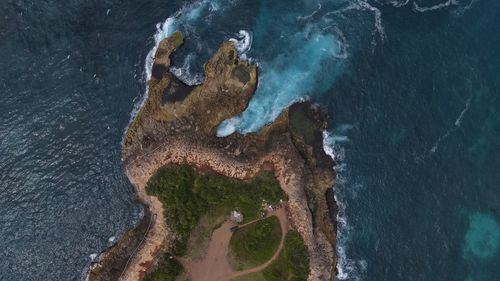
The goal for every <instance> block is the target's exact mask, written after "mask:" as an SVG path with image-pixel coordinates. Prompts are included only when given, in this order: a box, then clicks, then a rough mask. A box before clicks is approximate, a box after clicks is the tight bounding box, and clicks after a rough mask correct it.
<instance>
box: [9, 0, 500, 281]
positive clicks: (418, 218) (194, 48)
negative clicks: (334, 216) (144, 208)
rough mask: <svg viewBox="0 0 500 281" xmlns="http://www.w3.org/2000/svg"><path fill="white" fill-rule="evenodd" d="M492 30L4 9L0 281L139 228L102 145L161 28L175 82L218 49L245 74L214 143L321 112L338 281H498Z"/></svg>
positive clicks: (362, 11)
mask: <svg viewBox="0 0 500 281" xmlns="http://www.w3.org/2000/svg"><path fill="white" fill-rule="evenodd" d="M139 2H140V3H139ZM499 19H500V4H499V3H497V2H496V1H494V0H490V1H488V0H476V1H469V0H462V1H444V0H429V1H423V0H422V1H420V0H409V1H407V0H399V1H397V0H395V1H382V0H380V1H368V2H365V1H357V0H349V1H347V0H345V1H340V0H329V1H326V0H323V1H276V0H275V1H266V0H260V1H255V0H252V1H250V0H246V1H245V0H239V1H237V0H219V1H208V0H204V1H203V0H202V1H131V0H129V1H81V0H79V1H76V0H75V1H65V2H62V1H59V2H56V1H36V2H31V1H9V2H7V3H5V4H4V5H2V6H1V7H0V40H1V41H0V42H2V43H1V44H0V55H1V56H0V57H1V59H0V67H1V68H0V69H1V70H0V159H2V161H0V172H1V173H0V178H1V181H0V237H1V238H2V239H0V249H2V254H3V255H2V261H1V262H0V280H78V279H80V278H81V276H82V272H83V271H84V269H85V267H86V266H87V265H88V262H89V261H90V258H89V255H91V254H93V253H98V252H99V251H100V250H102V249H103V248H105V247H106V245H108V243H109V242H108V240H109V239H110V238H111V237H112V236H119V235H120V233H122V232H123V231H125V230H126V229H127V228H129V227H130V226H132V225H133V224H134V223H135V222H137V220H138V219H139V218H140V216H141V209H140V208H139V207H138V206H137V205H135V204H134V203H133V201H132V199H131V196H132V195H133V192H132V187H131V186H130V184H129V183H128V181H127V180H126V178H125V177H124V175H123V172H122V170H121V160H120V141H121V138H122V135H123V130H124V129H125V127H126V126H127V124H128V122H129V120H130V114H131V112H133V110H134V108H137V106H138V105H139V104H140V100H141V99H142V98H143V97H144V88H145V83H144V81H145V77H147V76H148V75H149V71H148V70H149V66H150V63H151V59H152V58H151V50H152V49H153V50H154V45H155V41H156V42H157V41H158V40H161V38H164V37H165V36H167V35H168V34H170V33H171V32H173V31H174V30H176V29H180V30H182V31H183V32H184V33H185V35H186V43H185V45H184V46H183V47H182V48H181V49H180V50H179V51H178V52H177V53H176V54H175V55H174V58H173V59H174V64H175V68H173V69H172V72H174V73H175V74H176V75H178V76H179V77H180V78H181V79H183V80H184V81H185V82H187V83H191V84H196V83H199V82H200V81H202V80H203V75H202V71H201V69H202V65H203V62H204V61H205V60H206V59H207V58H208V57H210V55H211V54H213V52H214V51H215V50H216V49H217V47H218V46H219V44H220V43H221V42H222V40H228V39H231V38H233V39H234V40H235V41H236V42H237V45H238V48H239V50H240V54H241V55H242V56H245V57H247V58H248V59H250V60H252V61H253V62H255V63H258V64H259V66H260V76H259V86H258V89H257V92H256V94H255V97H254V99H253V100H252V101H251V103H250V106H249V108H248V109H247V110H246V111H245V112H244V113H243V114H241V115H239V116H237V117H235V118H232V119H230V120H227V121H226V122H224V123H223V124H222V126H221V127H220V128H219V134H220V135H226V134H229V133H231V132H233V131H235V130H238V131H241V132H248V131H255V130H258V129H259V128H260V127H261V126H262V125H264V124H265V123H266V122H270V121H272V120H273V118H275V117H276V116H277V114H279V112H280V111H281V110H282V109H283V108H284V107H286V106H287V105H288V104H290V103H292V102H294V101H297V100H301V99H311V100H313V101H315V102H319V103H321V104H322V105H323V106H324V107H325V109H327V110H328V111H329V112H330V116H331V126H330V130H329V133H328V138H327V142H326V148H328V149H330V150H331V151H332V152H333V154H332V155H333V157H335V159H336V160H337V162H338V166H337V172H338V175H339V179H338V184H337V195H336V196H337V199H338V200H339V202H340V205H341V206H340V207H341V212H340V216H339V223H340V225H339V243H338V247H337V252H338V253H339V255H340V264H339V270H340V275H339V277H338V279H340V280H467V281H472V280H474V281H481V280H488V281H489V280H498V276H500V266H498V265H499V264H500V226H499V223H500V195H499V194H500V172H499V171H500V152H499V151H500V142H499V140H500V84H499V82H498V79H497V77H498V76H499V73H500V54H498V50H499V46H500V24H498V20H499ZM157 23H159V25H158V26H156V24H157ZM148 54H150V55H149V56H148Z"/></svg>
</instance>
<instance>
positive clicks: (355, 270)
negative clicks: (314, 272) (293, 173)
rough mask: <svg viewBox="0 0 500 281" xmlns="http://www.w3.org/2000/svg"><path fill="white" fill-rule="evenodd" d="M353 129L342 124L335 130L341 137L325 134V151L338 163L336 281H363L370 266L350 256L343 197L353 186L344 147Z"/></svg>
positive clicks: (330, 133)
mask: <svg viewBox="0 0 500 281" xmlns="http://www.w3.org/2000/svg"><path fill="white" fill-rule="evenodd" d="M352 128H353V126H352V125H351V124H341V125H339V126H337V127H336V128H335V132H336V133H340V134H341V135H339V134H334V133H333V132H329V131H324V132H323V149H324V150H325V152H326V153H327V154H328V155H329V156H330V157H331V158H332V159H333V160H334V161H335V162H336V163H335V172H336V173H337V180H336V186H335V190H336V191H335V201H336V203H337V207H338V213H337V217H336V220H337V244H336V252H337V257H338V262H337V271H338V274H337V277H336V280H361V273H363V272H365V271H366V269H367V266H368V263H367V261H366V260H364V259H361V260H359V261H357V260H353V259H351V258H349V256H348V242H349V241H350V240H349V239H350V232H351V230H352V229H351V226H350V225H349V224H348V218H347V216H346V207H347V203H346V202H345V200H343V196H345V195H344V193H345V191H346V190H348V189H349V190H350V192H352V190H351V189H352V187H351V185H352V184H349V187H347V186H346V185H347V184H348V180H347V173H348V171H347V164H346V158H345V149H344V147H343V145H345V143H346V142H347V141H348V140H349V138H348V137H347V135H345V134H346V133H348V131H349V130H351V129H352ZM342 190H344V191H342Z"/></svg>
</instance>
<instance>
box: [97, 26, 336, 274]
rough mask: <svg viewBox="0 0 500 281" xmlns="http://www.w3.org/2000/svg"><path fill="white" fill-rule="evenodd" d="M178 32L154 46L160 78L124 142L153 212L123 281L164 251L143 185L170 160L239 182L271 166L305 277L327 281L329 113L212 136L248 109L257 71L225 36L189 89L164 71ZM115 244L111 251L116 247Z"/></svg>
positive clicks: (158, 208)
mask: <svg viewBox="0 0 500 281" xmlns="http://www.w3.org/2000/svg"><path fill="white" fill-rule="evenodd" d="M178 38H179V37H178V35H176V36H175V37H174V39H175V40H173V39H172V37H171V38H170V39H169V38H167V39H165V40H163V41H162V42H161V43H160V46H159V47H158V50H157V53H156V58H155V63H154V66H153V69H156V71H154V72H155V73H156V75H153V77H152V78H151V80H150V81H149V82H148V87H149V96H148V98H147V100H146V101H145V103H144V105H143V107H142V108H141V109H140V111H139V113H138V114H137V116H136V117H135V118H134V120H133V122H132V124H131V125H130V127H129V130H128V131H127V134H126V136H125V139H124V145H123V159H124V169H125V173H126V174H127V176H128V178H129V180H130V181H131V183H132V184H133V186H134V187H135V191H136V194H137V198H138V199H139V201H140V202H142V203H143V204H145V205H146V206H147V208H148V210H149V211H150V212H151V214H152V216H151V227H150V230H149V232H148V233H147V235H146V238H145V239H144V242H143V243H142V244H141V246H140V247H139V249H138V250H137V252H136V253H135V254H134V255H133V257H132V259H131V261H130V263H129V264H128V266H127V268H125V270H124V274H123V275H122V277H121V278H120V280H134V281H135V280H141V279H142V278H143V276H144V275H145V274H146V272H147V271H148V270H150V268H151V266H152V265H154V263H155V262H156V260H157V257H158V256H159V255H160V254H161V253H162V252H163V251H166V250H167V249H168V247H169V237H170V236H171V235H174V234H173V233H171V232H170V231H169V228H168V226H167V225H165V221H164V217H163V208H162V205H161V203H160V202H159V200H158V199H157V198H155V197H151V196H148V195H147V193H146V190H145V188H146V184H147V182H148V180H149V178H150V177H151V176H152V175H153V174H154V173H155V172H156V171H157V170H158V169H159V168H161V167H163V166H166V165H171V164H176V165H190V166H193V167H195V168H197V169H199V170H200V171H203V170H212V171H214V172H216V173H219V174H221V175H224V176H226V177H230V178H234V179H240V180H247V179H250V178H252V177H254V176H256V175H257V174H258V173H259V171H261V170H263V169H265V170H270V171H272V172H273V173H274V175H275V176H276V178H277V180H278V181H279V183H280V186H281V188H282V189H283V190H284V191H285V193H286V194H287V195H288V198H289V201H288V206H287V207H288V210H289V213H290V221H291V224H292V227H293V228H294V229H295V230H297V231H298V232H299V233H300V235H301V236H302V238H303V239H304V243H305V245H306V246H307V249H308V253H309V257H310V269H311V273H310V275H309V278H308V280H311V281H313V280H314V281H316V280H321V281H323V280H324V281H327V280H328V281H330V280H332V279H333V277H334V276H335V264H336V256H335V229H336V227H335V222H334V221H333V220H332V218H335V214H334V213H335V212H336V211H335V208H331V206H329V205H330V204H332V202H331V199H332V198H333V196H331V194H330V196H327V193H331V190H332V189H331V188H332V187H333V186H334V184H335V172H334V170H333V165H334V162H333V160H332V159H331V158H330V157H328V156H327V155H326V154H325V152H324V151H323V147H322V131H323V130H324V129H325V128H326V115H325V114H324V113H323V112H322V111H321V109H320V108H319V107H317V106H314V105H311V104H310V103H300V104H295V105H292V106H291V107H290V108H288V109H286V110H284V112H283V113H282V114H281V115H280V116H279V117H278V118H277V119H276V120H275V121H274V122H273V123H272V124H269V125H267V126H265V127H264V128H263V129H261V130H260V131H259V132H258V133H252V134H247V135H241V134H239V133H234V134H232V135H230V136H227V137H223V138H219V137H216V128H217V126H218V125H219V124H220V123H221V122H222V121H223V120H225V119H227V118H230V117H232V116H234V115H237V114H239V113H240V112H242V111H243V110H244V109H245V108H246V106H247V104H248V101H249V100H250V98H251V97H252V95H253V93H254V91H255V89H256V86H257V68H256V66H255V65H252V64H250V63H249V62H247V61H244V60H240V59H238V57H237V51H236V49H235V47H234V44H233V43H231V42H225V43H223V44H222V46H221V47H220V49H219V50H218V51H217V52H216V54H214V56H213V57H212V58H211V59H210V60H209V61H208V62H207V63H206V64H205V67H204V68H205V81H204V83H203V84H201V85H198V86H196V87H193V88H190V89H189V93H188V94H186V88H185V87H180V86H179V85H182V82H181V81H179V80H178V79H177V78H176V77H175V76H173V75H172V74H171V73H170V72H168V71H161V70H165V69H168V68H169V67H170V59H169V57H170V54H171V53H172V52H173V51H174V50H175V49H176V48H177V47H178V46H179V45H180V43H182V42H180V43H179V39H178ZM181 38H182V37H181ZM176 91H182V93H178V92H176ZM179 97H181V98H179ZM121 243H122V242H121V240H120V242H118V243H117V245H116V246H115V247H118V248H120V247H122V246H120V245H121ZM103 264H105V263H103ZM102 267H106V266H105V265H103V266H102ZM95 280H97V279H95Z"/></svg>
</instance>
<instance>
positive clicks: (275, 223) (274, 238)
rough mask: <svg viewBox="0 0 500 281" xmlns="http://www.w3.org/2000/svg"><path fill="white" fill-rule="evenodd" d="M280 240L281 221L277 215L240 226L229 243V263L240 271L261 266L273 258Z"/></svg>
mask: <svg viewBox="0 0 500 281" xmlns="http://www.w3.org/2000/svg"><path fill="white" fill-rule="evenodd" d="M280 240H281V227H280V222H279V219H278V218H277V217H275V216H272V217H269V218H266V219H264V220H260V221H257V222H255V223H252V224H249V225H247V226H245V227H243V228H240V229H238V230H237V231H236V232H235V233H234V234H233V236H232V237H231V242H230V243H229V250H230V251H229V252H230V257H229V263H230V264H231V266H232V267H233V269H235V270H238V271H239V270H243V269H247V268H252V267H255V266H259V265H261V264H263V263H265V262H266V261H268V260H269V259H271V258H272V256H273V255H274V253H275V252H276V250H277V249H278V246H279V243H280Z"/></svg>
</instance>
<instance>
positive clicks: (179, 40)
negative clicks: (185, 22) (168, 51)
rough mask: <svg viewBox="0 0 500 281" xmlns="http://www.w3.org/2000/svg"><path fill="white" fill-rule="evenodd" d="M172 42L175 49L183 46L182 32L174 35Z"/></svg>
mask: <svg viewBox="0 0 500 281" xmlns="http://www.w3.org/2000/svg"><path fill="white" fill-rule="evenodd" d="M170 40H171V42H172V46H173V47H174V48H177V47H179V46H180V45H182V43H184V36H183V35H182V33H181V32H180V31H176V32H174V33H172V35H171V36H170Z"/></svg>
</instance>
